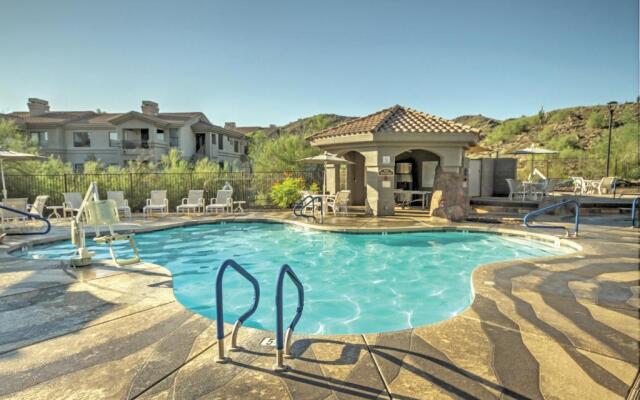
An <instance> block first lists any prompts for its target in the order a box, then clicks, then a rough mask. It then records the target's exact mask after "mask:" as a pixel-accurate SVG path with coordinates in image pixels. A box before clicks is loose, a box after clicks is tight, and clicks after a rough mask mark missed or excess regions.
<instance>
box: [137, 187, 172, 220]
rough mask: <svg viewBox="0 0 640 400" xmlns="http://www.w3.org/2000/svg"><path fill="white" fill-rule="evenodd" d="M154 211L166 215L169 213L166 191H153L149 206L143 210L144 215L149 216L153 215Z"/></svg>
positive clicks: (148, 202)
mask: <svg viewBox="0 0 640 400" xmlns="http://www.w3.org/2000/svg"><path fill="white" fill-rule="evenodd" d="M154 211H158V212H161V213H162V214H164V215H167V214H168V213H169V199H167V191H166V190H152V191H151V195H150V198H148V199H147V205H146V206H144V207H143V208H142V213H143V214H144V215H145V216H147V215H151V214H153V212H154Z"/></svg>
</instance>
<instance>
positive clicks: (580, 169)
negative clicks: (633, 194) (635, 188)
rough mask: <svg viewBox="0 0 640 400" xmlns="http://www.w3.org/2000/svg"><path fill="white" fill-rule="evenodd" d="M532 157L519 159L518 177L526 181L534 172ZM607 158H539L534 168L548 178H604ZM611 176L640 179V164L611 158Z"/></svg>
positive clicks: (536, 159) (535, 161) (534, 163)
mask: <svg viewBox="0 0 640 400" xmlns="http://www.w3.org/2000/svg"><path fill="white" fill-rule="evenodd" d="M530 157H531V156H527V157H525V156H523V157H520V158H519V159H518V177H519V178H520V179H526V177H528V176H529V174H530V173H531V171H532V168H531V159H530ZM606 165H607V159H606V158H552V157H549V158H548V159H544V158H543V156H537V157H536V158H535V159H534V162H533V168H537V169H538V170H539V171H540V172H542V173H543V174H545V175H546V176H547V177H548V178H554V179H563V178H569V177H571V176H581V177H583V178H586V179H599V178H602V177H603V176H604V174H605V171H606ZM609 175H611V176H617V177H619V178H626V179H637V178H640V163H639V162H638V161H622V160H618V159H617V158H613V157H612V158H611V160H610V162H609Z"/></svg>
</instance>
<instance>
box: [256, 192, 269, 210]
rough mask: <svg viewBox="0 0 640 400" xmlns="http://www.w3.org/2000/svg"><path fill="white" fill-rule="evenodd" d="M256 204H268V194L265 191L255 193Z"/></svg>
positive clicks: (264, 205)
mask: <svg viewBox="0 0 640 400" xmlns="http://www.w3.org/2000/svg"><path fill="white" fill-rule="evenodd" d="M255 202H256V205H257V206H259V207H266V206H268V205H269V194H268V193H265V192H258V193H257V194H256V200H255Z"/></svg>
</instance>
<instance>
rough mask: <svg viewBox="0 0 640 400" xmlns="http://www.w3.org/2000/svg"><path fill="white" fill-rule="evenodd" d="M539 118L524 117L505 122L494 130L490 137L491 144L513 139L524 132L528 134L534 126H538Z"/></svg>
mask: <svg viewBox="0 0 640 400" xmlns="http://www.w3.org/2000/svg"><path fill="white" fill-rule="evenodd" d="M537 121H538V117H537V116H534V117H522V118H517V119H512V120H508V121H504V122H503V123H502V124H500V125H499V126H498V127H497V128H496V129H494V130H493V132H491V133H490V134H489V136H488V141H489V142H490V143H499V142H504V141H507V140H508V139H510V138H511V137H513V136H515V135H518V134H520V133H522V132H527V131H528V130H529V129H531V127H532V126H534V125H536V124H537Z"/></svg>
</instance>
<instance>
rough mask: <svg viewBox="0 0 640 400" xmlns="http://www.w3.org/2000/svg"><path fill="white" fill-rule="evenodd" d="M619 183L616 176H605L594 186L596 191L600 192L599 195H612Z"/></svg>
mask: <svg viewBox="0 0 640 400" xmlns="http://www.w3.org/2000/svg"><path fill="white" fill-rule="evenodd" d="M617 181H618V178H616V177H615V176H605V177H604V178H602V179H600V182H598V183H596V184H595V185H594V189H595V190H597V191H598V194H606V193H612V192H613V191H614V190H615V187H616V183H617Z"/></svg>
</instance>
